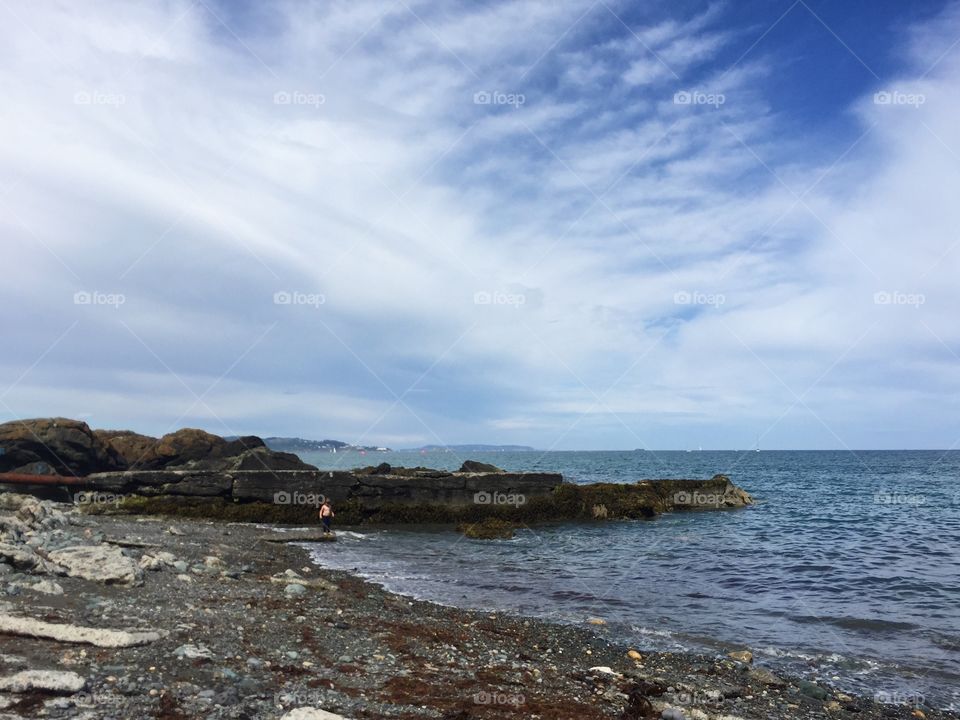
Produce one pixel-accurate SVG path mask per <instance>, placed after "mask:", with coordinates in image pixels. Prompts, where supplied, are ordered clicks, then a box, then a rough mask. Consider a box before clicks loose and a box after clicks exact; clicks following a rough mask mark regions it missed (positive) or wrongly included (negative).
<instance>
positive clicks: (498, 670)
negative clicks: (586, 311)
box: [0, 492, 957, 720]
mask: <svg viewBox="0 0 960 720" xmlns="http://www.w3.org/2000/svg"><path fill="white" fill-rule="evenodd" d="M0 527H2V530H3V539H2V542H0V553H2V556H3V560H4V562H3V563H2V566H3V568H5V569H3V570H2V572H3V575H4V577H3V578H2V581H3V584H4V588H5V591H6V592H5V596H4V597H3V599H2V600H0V664H2V670H0V712H2V713H3V714H4V715H3V716H4V717H48V718H67V717H86V718H114V717H115V718H133V717H138V718H141V717H143V718H149V717H155V718H164V719H170V718H200V717H203V718H214V719H217V720H218V719H220V718H224V719H225V718H286V719H288V720H309V719H310V718H327V719H328V720H329V719H330V718H336V717H344V718H355V719H359V718H437V719H439V720H463V719H468V718H478V719H479V718H543V719H545V720H546V719H549V718H586V719H588V720H589V719H591V718H596V719H600V718H627V719H633V718H656V717H661V718H666V719H667V720H671V719H673V720H677V719H679V718H687V719H688V720H720V719H723V720H734V719H735V718H741V719H742V720H760V719H761V718H762V719H764V720H766V719H768V718H823V717H837V718H842V717H848V716H849V717H856V718H863V719H866V720H872V719H873V718H893V719H898V718H904V719H905V718H924V717H926V718H931V719H933V720H936V719H939V718H948V717H957V715H956V714H952V713H949V712H946V711H941V710H936V709H933V708H929V707H926V706H921V705H920V704H919V701H917V700H916V699H912V698H894V699H893V700H898V701H902V702H898V703H897V704H881V703H878V702H875V701H874V700H871V699H867V698H862V697H857V696H853V695H848V694H845V693H843V692H841V691H839V690H837V689H835V688H833V687H831V686H829V685H828V684H826V683H815V682H810V681H807V680H802V679H798V678H792V677H788V676H784V677H781V676H779V675H777V674H776V673H774V672H771V671H770V670H769V669H766V668H764V667H762V666H761V664H760V663H757V664H754V662H753V658H752V654H751V653H750V650H749V648H734V647H731V648H730V649H729V654H714V655H697V654H692V653H662V652H646V651H644V652H643V653H640V652H637V651H636V650H635V649H634V648H631V647H630V646H629V645H627V644H624V643H623V642H622V638H617V637H614V636H612V635H613V634H612V631H611V630H610V628H609V627H608V626H607V625H606V624H605V622H606V621H605V620H604V619H603V618H584V622H583V623H582V624H581V625H564V624H554V623H550V622H545V621H541V620H537V619H534V618H529V617H523V616H515V615H509V614H506V613H499V612H480V611H471V610H462V609H458V608H454V607H447V606H442V605H437V604H434V603H430V602H425V601H419V600H414V599H411V598H409V597H405V596H401V595H397V594H393V593H390V592H387V591H386V590H384V589H383V588H381V587H379V586H377V585H375V584H373V583H370V582H367V581H364V580H362V579H360V578H358V577H357V576H355V575H352V574H351V573H348V572H344V571H331V570H325V569H322V568H320V567H318V566H317V565H316V564H314V562H313V561H312V560H311V555H313V556H319V558H320V559H321V560H322V556H323V555H322V554H323V552H324V551H325V550H329V551H330V552H333V551H334V550H335V547H336V546H335V545H334V544H328V545H316V544H311V545H302V544H301V543H296V542H270V540H274V541H275V540H278V539H280V540H285V539H289V538H283V537H281V536H283V535H287V534H289V533H284V532H283V530H285V528H275V527H273V526H268V525H257V524H250V523H228V522H224V521H215V520H200V519H188V518H170V517H157V516H127V515H122V516H118V515H91V514H89V513H87V512H84V511H83V510H82V509H81V508H79V507H76V506H70V505H62V504H58V503H54V502H50V501H42V500H38V499H36V498H34V497H31V496H26V495H20V494H16V493H9V492H8V493H4V494H0ZM278 530H280V532H277V531H278ZM325 713H326V714H325Z"/></svg>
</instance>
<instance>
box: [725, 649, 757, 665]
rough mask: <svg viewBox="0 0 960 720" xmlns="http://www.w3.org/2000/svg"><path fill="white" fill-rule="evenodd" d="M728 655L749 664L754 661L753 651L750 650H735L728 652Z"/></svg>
mask: <svg viewBox="0 0 960 720" xmlns="http://www.w3.org/2000/svg"><path fill="white" fill-rule="evenodd" d="M727 657H728V658H731V659H732V660H736V661H737V662H742V663H746V664H748V665H749V664H750V663H752V662H753V653H752V652H750V651H749V650H734V651H733V652H729V653H727Z"/></svg>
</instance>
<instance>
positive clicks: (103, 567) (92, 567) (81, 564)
mask: <svg viewBox="0 0 960 720" xmlns="http://www.w3.org/2000/svg"><path fill="white" fill-rule="evenodd" d="M49 558H50V561H51V562H54V563H56V564H57V565H60V566H61V567H63V568H65V569H66V571H67V575H69V576H70V577H79V578H85V579H87V580H96V581H98V582H104V583H122V584H124V585H140V584H142V583H143V571H142V570H141V569H140V566H139V565H137V563H136V562H134V560H133V559H132V558H128V557H127V556H126V555H124V554H123V553H122V552H121V551H120V548H116V547H111V546H109V545H77V546H75V547H68V548H64V549H62V550H54V551H53V552H51V553H50V554H49Z"/></svg>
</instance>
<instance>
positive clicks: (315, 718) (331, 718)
mask: <svg viewBox="0 0 960 720" xmlns="http://www.w3.org/2000/svg"><path fill="white" fill-rule="evenodd" d="M280 720H350V719H349V718H346V717H344V716H343V715H336V714H334V713H332V712H327V711H326V710H320V709H318V708H297V709H296V710H291V711H290V712H288V713H287V714H286V715H284V716H283V717H281V718H280Z"/></svg>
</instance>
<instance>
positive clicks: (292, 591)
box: [283, 583, 307, 597]
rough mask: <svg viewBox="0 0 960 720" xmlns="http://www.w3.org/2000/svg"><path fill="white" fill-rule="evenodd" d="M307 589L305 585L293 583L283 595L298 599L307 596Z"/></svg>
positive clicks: (286, 588)
mask: <svg viewBox="0 0 960 720" xmlns="http://www.w3.org/2000/svg"><path fill="white" fill-rule="evenodd" d="M306 593H307V589H306V588H305V587H304V586H303V585H299V584H296V583H291V584H290V585H287V586H286V587H285V588H284V589H283V594H284V595H286V596H287V597H297V596H298V595H305V594H306Z"/></svg>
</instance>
